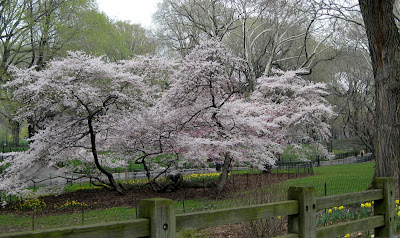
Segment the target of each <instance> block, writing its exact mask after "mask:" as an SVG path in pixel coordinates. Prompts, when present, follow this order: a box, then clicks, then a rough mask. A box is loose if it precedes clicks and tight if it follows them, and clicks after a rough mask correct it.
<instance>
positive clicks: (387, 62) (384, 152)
mask: <svg viewBox="0 0 400 238" xmlns="http://www.w3.org/2000/svg"><path fill="white" fill-rule="evenodd" d="M394 2H395V1H394V0H385V1H384V0H359V3H360V8H361V12H362V15H363V18H364V22H365V28H366V32H367V37H368V42H369V49H370V55H371V60H372V66H373V71H374V79H375V98H376V109H375V110H376V111H375V113H376V139H375V146H374V147H375V156H376V166H375V175H376V176H379V177H392V176H395V175H397V174H398V169H399V167H398V165H399V163H398V161H399V160H400V93H399V92H400V34H399V32H398V28H397V26H396V24H395V19H394V15H393V5H394Z"/></svg>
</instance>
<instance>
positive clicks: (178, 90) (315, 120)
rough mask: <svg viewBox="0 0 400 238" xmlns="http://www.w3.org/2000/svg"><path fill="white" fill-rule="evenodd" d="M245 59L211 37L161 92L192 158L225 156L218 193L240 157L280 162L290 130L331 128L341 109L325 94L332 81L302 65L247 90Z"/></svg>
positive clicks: (178, 140)
mask: <svg viewBox="0 0 400 238" xmlns="http://www.w3.org/2000/svg"><path fill="white" fill-rule="evenodd" d="M243 65H244V62H243V61H242V60H241V59H239V58H236V57H234V56H233V55H232V53H231V52H230V51H229V50H227V49H226V48H224V47H223V46H222V44H221V43H219V42H217V41H214V40H209V41H205V42H203V43H202V44H200V45H199V46H198V47H196V48H195V49H194V50H193V51H192V52H191V53H190V54H188V55H187V56H186V57H185V59H184V61H183V63H182V66H181V67H180V68H179V70H178V71H177V73H176V74H175V75H174V78H175V79H176V80H175V82H174V83H173V84H172V85H171V89H170V90H168V91H167V92H166V93H165V94H164V96H163V98H162V99H161V100H160V104H161V105H162V108H164V110H167V111H168V113H166V114H167V115H168V116H167V118H169V119H170V120H171V122H170V124H171V125H174V128H176V130H177V131H178V133H177V138H176V143H177V145H178V147H179V148H180V149H179V152H181V153H182V154H183V155H184V157H185V161H186V162H189V163H193V164H198V165H200V164H208V163H209V162H210V161H214V162H220V163H223V167H222V174H221V176H220V180H219V183H218V186H217V192H218V193H221V192H222V191H223V190H224V188H225V185H226V182H227V177H228V171H229V168H230V166H231V164H232V162H233V161H236V162H247V163H250V164H252V165H254V166H258V167H263V166H265V165H266V164H270V165H271V164H274V162H275V156H276V154H278V153H282V151H283V146H282V142H283V141H284V140H285V139H287V138H288V137H289V136H291V135H290V133H292V132H293V131H296V133H297V135H300V136H301V135H306V134H310V132H311V131H312V132H314V133H317V132H318V133H319V134H320V135H321V136H327V135H328V134H329V130H328V127H329V126H328V124H327V120H328V118H329V117H330V116H331V115H332V114H333V112H332V109H331V108H330V107H329V106H328V105H327V102H326V100H325V99H323V97H322V96H323V95H325V94H326V93H325V92H324V91H323V88H324V86H323V85H322V84H313V83H310V82H307V81H305V80H303V79H302V78H301V77H300V76H298V74H300V73H301V72H289V73H283V72H279V73H276V75H275V76H273V77H263V78H259V79H258V81H259V83H258V86H257V88H256V90H255V91H254V92H253V93H252V95H250V96H247V95H245V94H243V92H244V88H245V87H246V85H245V82H246V80H245V79H244V78H243V77H244V76H243V75H242V73H241V72H243V67H244V66H243Z"/></svg>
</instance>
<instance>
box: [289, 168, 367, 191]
mask: <svg viewBox="0 0 400 238" xmlns="http://www.w3.org/2000/svg"><path fill="white" fill-rule="evenodd" d="M374 166H375V163H374V162H368V163H360V164H348V165H334V166H327V167H316V168H314V174H315V175H314V176H310V177H307V178H302V179H294V180H288V181H286V182H285V183H286V184H287V186H293V185H300V186H312V187H314V188H315V191H316V195H317V196H324V195H325V184H326V191H327V194H326V195H327V196H329V195H335V194H343V193H351V192H360V191H363V190H366V189H367V188H368V186H369V185H370V184H371V182H372V177H373V174H374Z"/></svg>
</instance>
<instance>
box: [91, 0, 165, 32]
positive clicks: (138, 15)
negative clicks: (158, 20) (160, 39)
mask: <svg viewBox="0 0 400 238" xmlns="http://www.w3.org/2000/svg"><path fill="white" fill-rule="evenodd" d="M160 2H162V0H97V4H98V6H99V10H100V11H102V12H104V13H105V14H107V15H108V16H109V17H111V18H113V19H118V20H123V21H125V20H130V21H131V23H140V24H141V25H142V26H143V27H146V28H150V27H151V24H152V18H151V17H152V15H153V14H154V13H155V12H156V10H157V3H160Z"/></svg>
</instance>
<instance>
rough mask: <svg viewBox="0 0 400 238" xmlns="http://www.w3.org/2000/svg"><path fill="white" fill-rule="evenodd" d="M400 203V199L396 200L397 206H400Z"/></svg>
mask: <svg viewBox="0 0 400 238" xmlns="http://www.w3.org/2000/svg"><path fill="white" fill-rule="evenodd" d="M392 201H393V200H392ZM399 202H400V201H399V199H397V200H396V204H397V205H399Z"/></svg>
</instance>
